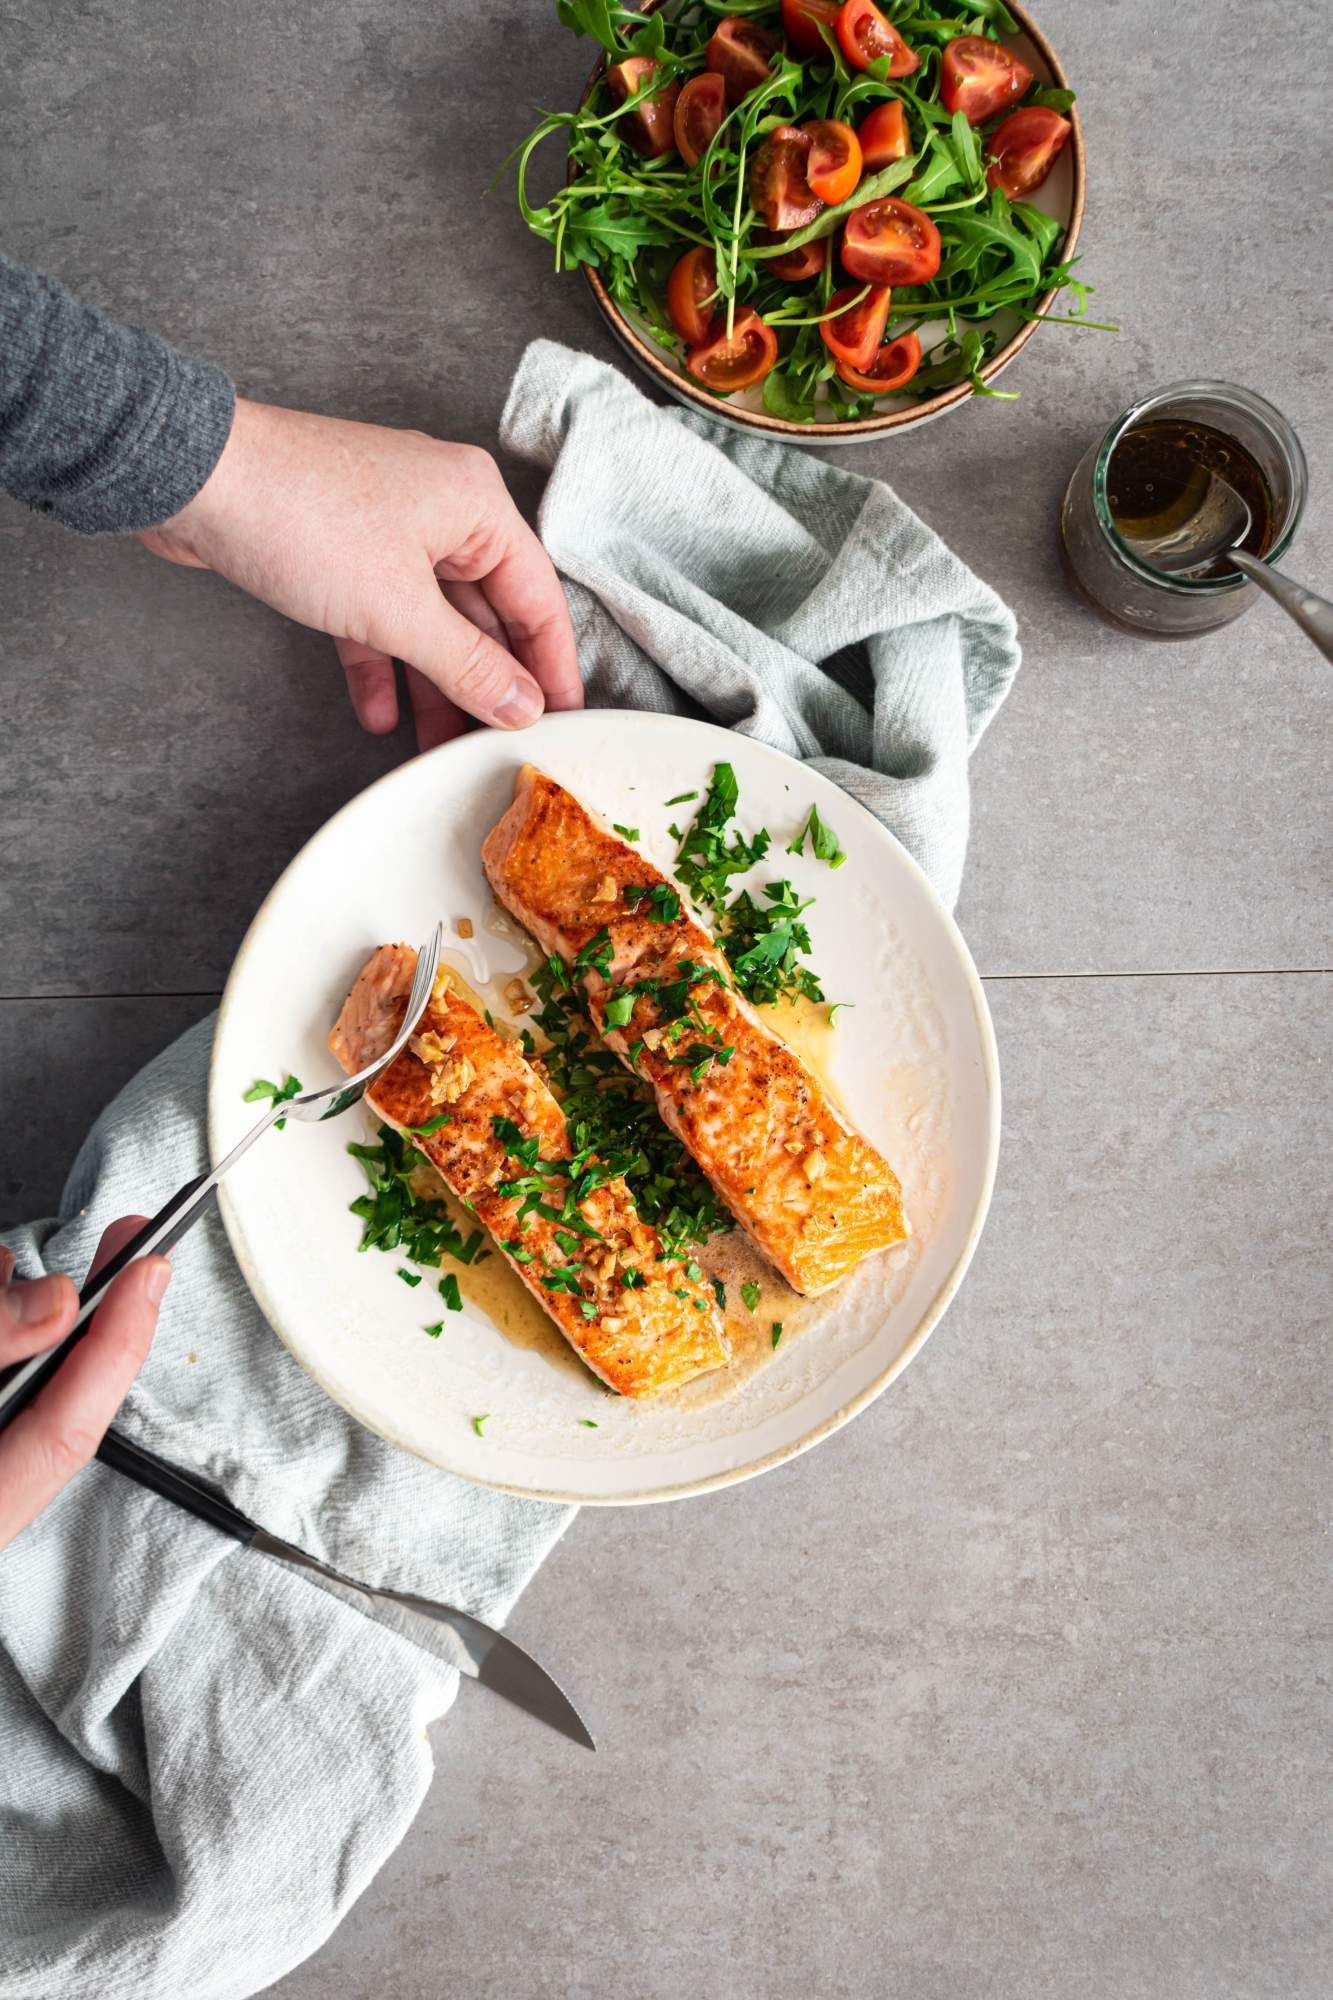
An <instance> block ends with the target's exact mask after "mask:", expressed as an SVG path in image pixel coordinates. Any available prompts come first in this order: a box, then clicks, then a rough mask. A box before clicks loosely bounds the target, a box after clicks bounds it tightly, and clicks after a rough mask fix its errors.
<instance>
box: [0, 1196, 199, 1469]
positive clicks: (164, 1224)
mask: <svg viewBox="0 0 1333 2000" xmlns="http://www.w3.org/2000/svg"><path fill="white" fill-rule="evenodd" d="M211 1180H212V1176H211V1175H210V1174H197V1175H196V1176H195V1178H194V1179H193V1180H192V1181H187V1182H186V1183H185V1186H184V1187H183V1188H177V1190H176V1192H175V1194H173V1195H172V1197H171V1199H170V1201H168V1202H167V1203H166V1204H165V1205H164V1206H163V1207H162V1208H160V1209H159V1210H158V1211H157V1214H156V1215H155V1216H154V1217H153V1218H152V1220H151V1221H150V1222H145V1224H144V1226H143V1228H142V1229H139V1230H136V1231H135V1233H134V1235H133V1236H132V1237H131V1238H130V1240H129V1242H128V1243H127V1244H126V1245H125V1247H124V1248H123V1249H122V1250H117V1252H116V1254H115V1256H114V1257H112V1258H110V1259H108V1261H107V1262H106V1263H105V1264H103V1265H101V1266H100V1267H99V1269H98V1270H96V1271H95V1272H93V1273H92V1275H91V1276H90V1277H88V1278H87V1279H86V1280H85V1281H84V1286H83V1290H82V1291H81V1292H80V1293H79V1316H78V1318H77V1319H76V1320H75V1322H74V1326H73V1328H72V1330H71V1331H70V1332H69V1333H67V1334H66V1336H65V1338H64V1339H63V1340H62V1341H61V1342H60V1344H59V1346H58V1347H51V1348H48V1349H47V1351H46V1353H45V1354H34V1355H32V1356H31V1358H30V1359H29V1360H27V1361H15V1362H14V1363H12V1364H11V1366H10V1367H8V1368H5V1369H0V1431H2V1430H3V1429H4V1428H5V1425H6V1424H7V1423H9V1422H10V1420H11V1419H12V1418H14V1417H16V1416H17V1415H18V1413H19V1411H20V1410H22V1409H24V1408H26V1406H27V1405H28V1404H29V1403H30V1402H31V1401H32V1399H33V1397H34V1396H35V1395H37V1394H38V1392H39V1391H40V1390H42V1389H44V1388H45V1387H46V1385H47V1383H48V1382H49V1381H50V1380H51V1377H52V1376H53V1375H54V1374H55V1372H56V1370H57V1368H59V1367H60V1365H61V1363H62V1362H63V1361H65V1360H66V1359H68V1357H69V1355H70V1354H72V1353H73V1351H74V1349H75V1348H76V1347H77V1345H78V1343H79V1342H80V1341H81V1340H82V1339H83V1336H84V1334H85V1333H86V1332H87V1331H88V1326H89V1322H90V1321H91V1319H92V1316H93V1313H94V1312H95V1311H96V1309H97V1307H98V1305H99V1304H100V1303H101V1300H102V1297H103V1294H104V1293H105V1292H106V1290H107V1288H108V1286H109V1285H110V1284H111V1281H112V1279H113V1278H117V1277H119V1276H120V1273H121V1272H122V1271H123V1270H124V1269H125V1266H126V1265H127V1264H132V1263H133V1262H134V1260H135V1258H136V1257H142V1256H143V1254H144V1252H145V1251H146V1250H149V1249H154V1250H167V1249H169V1248H170V1246H171V1245H172V1244H173V1243H176V1242H179V1240H180V1238H181V1237H182V1236H183V1235H184V1234H185V1232H186V1230H187V1229H189V1228H190V1226H191V1225H192V1224H193V1223H194V1222H196V1221H197V1220H198V1219H199V1217H200V1216H201V1215H202V1214H203V1212H204V1208H205V1206H206V1205H207V1197H206V1196H204V1197H203V1198H202V1199H201V1191H202V1190H203V1189H204V1188H205V1186H206V1184H207V1183H209V1182H211Z"/></svg>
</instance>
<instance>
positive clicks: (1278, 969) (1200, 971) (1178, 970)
mask: <svg viewBox="0 0 1333 2000" xmlns="http://www.w3.org/2000/svg"><path fill="white" fill-rule="evenodd" d="M1330 971H1333V966H1327V965H1216V966H1213V965H1205V966H1190V967H1184V966H1179V967H1175V968H1171V967H1166V966H1153V967H1147V966H1143V967H1133V966H1132V967H1130V968H1129V969H1127V970H1122V971H1117V972H983V973H981V974H980V975H979V976H980V978H981V981H982V984H983V985H992V984H998V983H999V982H1000V981H1002V980H1014V981H1018V980H1031V981H1037V980H1043V979H1323V978H1326V977H1327V975H1328V974H1329V972H1330Z"/></svg>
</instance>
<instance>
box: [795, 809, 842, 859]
mask: <svg viewBox="0 0 1333 2000" xmlns="http://www.w3.org/2000/svg"><path fill="white" fill-rule="evenodd" d="M807 834H808V835H809V836H810V847H811V851H812V852H813V854H814V857H815V859H816V861H827V863H828V865H829V867H830V868H841V867H842V864H843V862H844V861H845V860H846V859H847V856H846V855H845V854H844V853H843V851H842V846H841V844H840V842H839V840H838V836H837V834H836V833H835V832H834V831H833V828H832V827H831V826H825V824H824V822H823V820H822V819H821V818H820V817H819V811H818V808H817V807H815V806H811V808H810V817H809V819H808V820H807V821H806V823H805V825H804V826H803V827H802V828H801V830H800V832H799V833H798V834H797V836H796V838H795V840H793V841H792V843H791V845H790V846H789V847H788V849H787V852H788V854H804V852H805V840H806V835H807Z"/></svg>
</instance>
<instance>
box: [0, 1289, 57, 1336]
mask: <svg viewBox="0 0 1333 2000" xmlns="http://www.w3.org/2000/svg"><path fill="white" fill-rule="evenodd" d="M64 1297H65V1287H64V1285H63V1284H62V1282H61V1280H60V1279H59V1278H34V1279H33V1280H32V1281H31V1283H27V1284H25V1283H24V1282H23V1281H22V1280H20V1282H19V1283H18V1284H17V1285H11V1286H10V1288H9V1290H8V1291H6V1293H5V1302H6V1304H7V1305H8V1307H9V1310H10V1312H11V1313H12V1314H13V1315H14V1318H15V1319H16V1320H17V1321H18V1324H19V1325H20V1326H40V1325H41V1323H42V1321H43V1320H46V1319H55V1318H56V1317H57V1315H58V1314H59V1311H60V1301H61V1300H62V1299H63V1298H64Z"/></svg>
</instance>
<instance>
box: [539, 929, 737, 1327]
mask: <svg viewBox="0 0 1333 2000" xmlns="http://www.w3.org/2000/svg"><path fill="white" fill-rule="evenodd" d="M592 942H593V943H595V940H593V941H592ZM608 945H609V940H608ZM558 964H559V961H557V965H558ZM681 964H683V965H685V964H688V961H681ZM678 970H679V968H678ZM562 973H563V967H561V968H560V972H557V970H556V968H555V967H553V966H550V965H549V964H548V965H544V966H542V967H539V969H538V971H537V973H536V975H535V977H534V979H533V985H534V986H535V988H536V990H537V995H538V999H539V1001H540V1002H541V1007H540V1011H539V1012H538V1013H537V1015H536V1016H535V1025H536V1026H537V1027H538V1028H539V1029H540V1030H541V1032H542V1034H543V1035H544V1036H545V1038H546V1041H547V1044H548V1046H547V1047H545V1048H544V1049H543V1050H542V1052H541V1061H542V1064H543V1067H544V1068H545V1071H546V1074H547V1077H548V1079H549V1081H550V1085H551V1088H552V1089H553V1090H554V1092H555V1094H556V1096H557V1097H558V1098H559V1099H560V1105H561V1109H562V1110H563V1112H564V1114H565V1126H566V1131H567V1133H568V1137H569V1144H570V1146H571V1147H572V1148H573V1149H574V1158H573V1159H572V1160H570V1161H567V1162H562V1163H561V1165H562V1166H563V1167H566V1168H568V1169H571V1170H572V1178H571V1179H570V1180H568V1181H567V1182H566V1188H567V1189H568V1190H569V1191H570V1192H574V1191H577V1193H578V1196H579V1199H582V1198H583V1194H584V1193H585V1192H588V1191H590V1189H591V1186H593V1185H595V1186H601V1185H603V1184H604V1183H605V1182H606V1181H607V1180H610V1179H613V1178H616V1177H617V1176H619V1177H620V1178H623V1179H624V1181H625V1182H626V1183H627V1185H628V1187H629V1190H630V1193H631V1194H632V1196H633V1197H634V1201H635V1205H636V1206H637V1208H638V1211H639V1214H640V1215H641V1216H642V1217H643V1219H644V1220H645V1222H649V1223H651V1224H652V1225H653V1227H654V1228H655V1229H656V1230H657V1231H658V1233H659V1234H660V1236H661V1238H662V1241H663V1245H664V1247H665V1248H666V1250H667V1251H668V1252H670V1253H673V1254H674V1253H677V1252H679V1251H681V1250H683V1249H684V1248H685V1247H686V1246H687V1245H689V1244H698V1243H706V1242H707V1241H708V1239H709V1237H710V1236H713V1235H715V1234H716V1233H717V1232H718V1231H719V1230H725V1229H730V1228H731V1226H732V1223H731V1218H730V1216H729V1215H728V1214H727V1212H726V1210H725V1209H724V1208H723V1207H722V1205H721V1203H720V1202H719V1201H718V1199H717V1196H716V1195H715V1194H714V1193H713V1190H712V1188H711V1187H710V1186H709V1185H708V1182H707V1181H706V1180H705V1179H704V1176H703V1175H702V1174H701V1173H700V1171H699V1169H698V1167H697V1166H696V1165H695V1164H694V1161H693V1160H692V1159H691V1158H690V1156H689V1154H688V1153H687V1152H686V1151H685V1149H684V1147H683V1146H682V1145H681V1143H680V1141H679V1140H678V1139H676V1138H674V1137H673V1136H672V1134H671V1133H670V1132H669V1131H668V1130H667V1128H666V1126H665V1125H664V1124H663V1123H662V1121H661V1119H660V1117H659V1116H658V1113H657V1106H656V1101H655V1099H654V1097H653V1093H652V1091H651V1090H650V1089H649V1088H648V1087H647V1085H645V1084H643V1083H641V1082H640V1081H639V1080H638V1079H637V1078H635V1077H632V1076H630V1075H628V1074H627V1073H626V1071H625V1069H624V1068H623V1067H622V1065H621V1063H620V1062H619V1061H618V1060H617V1058H616V1057H615V1056H614V1055H612V1053H611V1051H610V1050H609V1049H608V1048H607V1047H606V1046H605V1044H604V1043H603V1041H602V1039H601V1037H600V1035H599V1034H598V1033H597V1032H596V1030H595V1029H594V1028H593V1026H592V1023H591V1021H590V1019H589V1017H588V1014H587V1011H586V1008H585V1006H584V1003H583V996H582V994H581V993H579V992H577V991H571V990H570V986H569V981H568V980H567V979H566V978H564V977H562V976H561V974H562ZM679 983H680V1002H678V1003H676V1004H683V1001H684V999H685V997H686V996H687V995H688V991H689V987H688V982H687V981H686V979H685V975H684V974H683V973H682V974H681V980H680V982H679ZM676 984H677V982H671V985H672V988H673V991H674V987H675V985H676ZM644 990H645V989H644V988H642V987H639V988H635V989H634V991H635V992H636V993H637V992H642V991H644ZM665 993H666V989H662V990H661V993H660V994H659V995H657V996H655V997H658V998H659V1004H660V1000H661V998H664V997H665ZM615 997H623V996H613V1000H612V1004H614V998H615ZM539 1170H540V1169H539ZM531 1182H532V1184H531V1185H528V1183H526V1182H524V1183H519V1184H518V1186H519V1189H520V1192H521V1194H522V1198H523V1200H524V1201H525V1202H528V1201H531V1202H532V1203H533V1206H534V1207H537V1206H538V1205H539V1204H541V1203H542V1202H544V1201H546V1194H545V1193H544V1192H543V1184H542V1183H541V1182H540V1181H539V1180H537V1179H536V1176H535V1175H534V1176H532V1177H531ZM511 1185H512V1184H511ZM556 1191H557V1190H556V1189H554V1188H552V1189H551V1190H550V1192H551V1196H552V1200H553V1199H554V1197H555V1194H556ZM547 1205H548V1206H550V1205H551V1204H550V1203H549V1202H548V1203H547ZM552 1219H554V1220H556V1221H559V1222H561V1223H562V1224H563V1226H564V1227H565V1228H567V1229H572V1230H575V1231H586V1232H587V1233H588V1234H590V1235H595V1234H596V1232H595V1231H594V1230H592V1229H591V1227H590V1225H588V1224H587V1223H585V1222H583V1220H582V1218H581V1217H580V1218H579V1219H578V1220H577V1221H576V1220H574V1219H573V1217H572V1215H571V1214H570V1212H569V1207H568V1204H567V1203H566V1204H563V1205H562V1208H561V1210H558V1211H557V1212H556V1214H555V1215H554V1217H553V1218H552ZM646 1282H647V1281H646V1279H645V1278H644V1277H643V1276H642V1274H641V1273H639V1272H633V1273H632V1274H631V1271H624V1272H622V1273H621V1283H622V1284H623V1285H624V1286H625V1287H626V1289H628V1290H634V1289H635V1288H637V1287H638V1286H640V1285H643V1284H645V1283H646Z"/></svg>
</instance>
